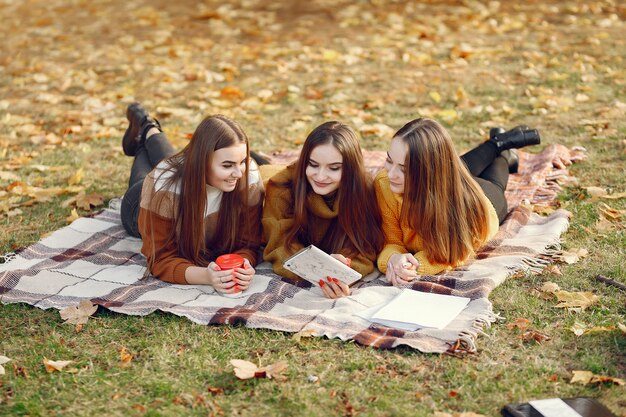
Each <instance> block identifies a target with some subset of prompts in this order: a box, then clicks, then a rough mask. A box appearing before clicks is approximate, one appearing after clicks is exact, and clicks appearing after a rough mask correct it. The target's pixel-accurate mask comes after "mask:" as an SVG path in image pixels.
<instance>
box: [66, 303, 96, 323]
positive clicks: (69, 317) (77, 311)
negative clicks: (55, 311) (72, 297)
mask: <svg viewBox="0 0 626 417" xmlns="http://www.w3.org/2000/svg"><path fill="white" fill-rule="evenodd" d="M97 309H98V306H97V305H94V304H93V303H92V302H91V301H89V300H81V301H80V303H78V305H74V306H69V307H65V308H64V309H63V310H61V311H59V313H60V314H61V318H62V319H63V320H65V322H64V323H70V324H85V323H87V321H88V320H89V316H91V315H92V314H93V313H95V312H96V310H97Z"/></svg>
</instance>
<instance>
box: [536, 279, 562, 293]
mask: <svg viewBox="0 0 626 417" xmlns="http://www.w3.org/2000/svg"><path fill="white" fill-rule="evenodd" d="M560 290H561V287H559V285H558V284H555V283H554V282H550V281H548V282H546V283H544V284H543V285H542V286H541V291H543V292H547V293H549V294H554V293H555V292H557V291H560Z"/></svg>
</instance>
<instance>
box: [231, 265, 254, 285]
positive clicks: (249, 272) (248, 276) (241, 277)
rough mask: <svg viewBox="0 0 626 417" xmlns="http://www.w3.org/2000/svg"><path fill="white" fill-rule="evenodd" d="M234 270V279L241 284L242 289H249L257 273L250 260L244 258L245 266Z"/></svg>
mask: <svg viewBox="0 0 626 417" xmlns="http://www.w3.org/2000/svg"><path fill="white" fill-rule="evenodd" d="M233 271H234V278H233V281H234V282H235V283H236V284H238V285H239V288H240V289H241V291H245V290H247V289H248V287H249V286H250V283H251V282H252V278H253V277H254V274H255V273H256V271H255V270H254V268H253V267H252V265H250V261H249V260H247V259H246V258H244V261H243V268H235V269H234V270H233Z"/></svg>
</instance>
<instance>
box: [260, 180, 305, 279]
mask: <svg viewBox="0 0 626 417" xmlns="http://www.w3.org/2000/svg"><path fill="white" fill-rule="evenodd" d="M285 174H286V172H285V171H282V172H281V173H279V174H277V177H278V178H282V177H283V176H285ZM292 206H293V198H292V196H291V190H290V189H289V188H288V187H286V186H284V185H282V184H281V183H279V182H277V181H275V180H273V179H272V180H270V181H269V182H268V183H267V188H266V190H265V207H264V208H263V220H262V223H263V235H264V238H265V241H266V242H267V243H266V245H265V251H264V252H263V259H264V260H266V261H268V262H271V263H272V268H273V269H274V272H275V273H277V274H278V275H281V276H284V277H288V278H292V279H294V278H298V276H297V275H295V274H293V273H292V272H290V271H288V270H286V269H285V268H284V267H283V262H284V261H285V260H286V259H287V258H288V257H290V256H291V255H293V254H294V253H296V252H297V251H299V250H300V249H302V248H303V247H304V245H302V244H300V243H299V242H296V243H295V244H294V246H293V247H289V248H286V247H285V245H284V242H285V238H286V235H287V232H288V231H289V228H290V227H291V225H292V224H293V216H292V215H291V214H290V213H291V210H292V209H291V207H292Z"/></svg>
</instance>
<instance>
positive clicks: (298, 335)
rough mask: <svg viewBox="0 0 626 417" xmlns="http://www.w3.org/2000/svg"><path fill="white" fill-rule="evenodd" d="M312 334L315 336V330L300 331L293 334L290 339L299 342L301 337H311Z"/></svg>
mask: <svg viewBox="0 0 626 417" xmlns="http://www.w3.org/2000/svg"><path fill="white" fill-rule="evenodd" d="M314 334H315V330H313V329H305V330H300V331H299V332H298V333H296V334H294V335H293V336H292V338H293V339H294V340H295V341H296V342H300V341H301V340H302V338H303V337H313V335H314Z"/></svg>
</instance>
